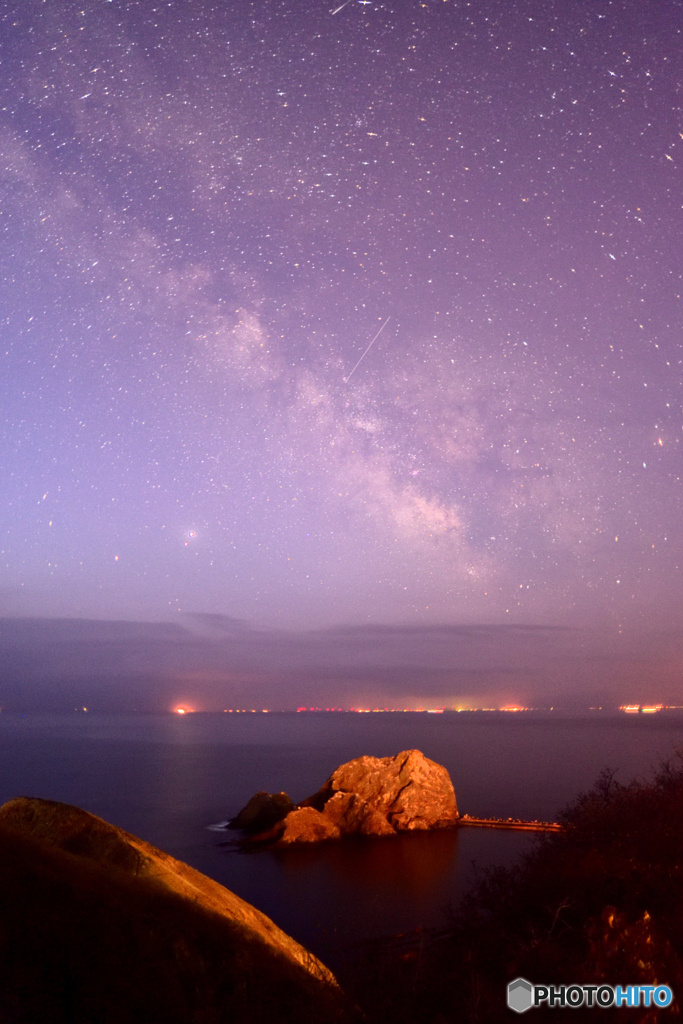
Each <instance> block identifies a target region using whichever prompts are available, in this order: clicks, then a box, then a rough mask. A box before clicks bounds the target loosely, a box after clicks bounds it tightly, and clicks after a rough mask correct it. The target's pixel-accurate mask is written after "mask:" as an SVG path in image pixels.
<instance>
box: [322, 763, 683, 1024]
mask: <svg viewBox="0 0 683 1024" xmlns="http://www.w3.org/2000/svg"><path fill="white" fill-rule="evenodd" d="M559 820H560V822H561V823H562V824H563V825H564V828H565V830H564V832H562V833H555V834H549V835H544V836H542V837H539V839H538V842H537V845H536V847H535V849H534V850H533V851H532V852H531V853H530V854H529V855H528V856H527V857H526V858H525V859H524V860H523V861H522V862H521V863H520V865H519V866H518V867H516V868H513V869H498V870H494V871H490V872H487V873H485V874H483V875H482V876H481V877H480V879H479V881H478V884H477V885H476V886H475V887H474V889H473V891H472V892H471V893H470V894H469V896H468V897H467V898H466V899H465V901H464V903H463V905H462V906H461V908H460V909H459V911H458V913H457V916H456V917H455V918H454V919H453V922H452V925H451V926H450V927H449V928H448V929H447V930H445V931H443V932H441V933H440V934H434V933H431V934H429V933H426V932H423V933H421V932H416V933H413V934H411V935H408V936H404V937H398V938H395V939H393V940H391V941H387V942H384V943H382V944H377V945H375V946H373V947H368V948H366V949H365V950H364V951H363V956H362V957H361V958H360V959H356V961H355V962H354V963H353V964H351V963H350V964H349V965H348V967H347V970H346V971H345V972H342V973H341V974H340V979H341V981H342V983H343V984H345V985H346V987H347V989H348V990H350V991H351V992H352V993H353V994H354V995H355V997H356V999H357V1000H358V1002H359V1003H360V1004H361V1005H362V1006H363V1008H364V1010H365V1012H366V1014H367V1017H368V1020H369V1021H371V1022H372V1024H384V1022H389V1021H391V1022H392V1024H399V1022H404V1021H405V1022H408V1021H410V1022H412V1024H445V1022H450V1021H454V1022H456V1021H457V1022H462V1024H475V1022H477V1024H478V1022H487V1024H489V1022H490V1024H494V1022H496V1021H503V1020H506V1021H510V1020H513V1019H521V1018H517V1015H516V1014H513V1013H512V1012H511V1011H510V1010H508V1009H507V1007H506V1005H505V996H506V988H507V984H508V982H509V981H511V980H512V979H514V978H516V977H518V976H522V977H525V978H527V979H528V980H530V981H531V982H532V983H535V984H546V983H554V984H556V985H560V984H565V985H567V984H570V983H577V984H610V985H616V984H621V985H626V984H667V985H669V986H670V987H671V988H672V989H673V992H674V1003H672V1005H671V1007H669V1008H667V1009H650V1010H646V1009H644V1008H642V1007H641V1008H639V1009H627V1008H625V1007H624V1008H620V1009H614V1008H612V1009H598V1008H593V1009H588V1008H584V1009H569V1008H567V1009H564V1010H559V1011H558V1010H557V1009H553V1010H551V1009H534V1010H531V1011H529V1012H530V1016H531V1017H532V1018H533V1020H534V1021H536V1020H539V1019H543V1018H545V1017H547V1016H548V1015H549V1014H554V1015H555V1016H557V1014H558V1012H559V1013H560V1015H562V1014H568V1015H569V1016H570V1019H571V1020H573V1021H579V1020H590V1021H594V1022H596V1024H597V1021H600V1022H602V1024H608V1022H610V1021H622V1022H624V1021H628V1020H638V1021H647V1022H648V1024H650V1022H655V1021H660V1020H661V1021H665V1020H677V1019H680V1015H681V1011H680V1006H681V1003H683V760H682V759H681V756H680V755H679V757H678V759H676V760H675V761H673V762H672V763H667V764H665V765H663V766H662V767H661V768H660V770H659V771H658V773H657V774H656V776H655V778H654V780H653V781H651V782H643V781H637V782H632V783H629V784H627V785H624V784H621V783H619V782H618V781H617V780H616V779H615V778H614V774H613V773H611V772H608V771H605V772H604V773H603V774H602V775H601V776H600V778H599V779H598V782H597V783H596V785H595V786H594V788H593V789H592V790H591V791H590V792H588V793H586V794H583V795H582V796H580V797H579V798H578V799H577V800H576V801H575V803H574V804H572V805H571V806H570V807H568V808H567V809H566V810H565V811H564V812H563V813H562V814H561V815H560V817H559Z"/></svg>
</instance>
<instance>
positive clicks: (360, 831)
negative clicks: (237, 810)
mask: <svg viewBox="0 0 683 1024" xmlns="http://www.w3.org/2000/svg"><path fill="white" fill-rule="evenodd" d="M247 806H249V805H247ZM245 810H246V808H245ZM242 813H243V812H242ZM238 817H239V815H238ZM457 821H458V809H457V805H456V800H455V793H454V791H453V785H452V783H451V780H450V776H449V774H448V772H447V771H446V769H445V768H444V767H442V765H439V764H436V763H435V762H434V761H430V760H429V758H428V757H425V756H424V754H422V753H421V752H420V751H419V750H404V751H403V752H402V753H401V754H397V755H396V756H395V757H358V758H356V759H355V760H354V761H349V762H348V763H347V764H343V765H341V766H340V767H339V768H337V770H336V771H335V772H334V773H333V774H332V775H331V776H330V778H329V779H328V780H327V782H326V783H325V785H324V786H323V787H322V788H321V789H319V790H318V792H317V793H314V794H313V796H311V797H308V799H306V800H304V801H302V803H301V804H300V805H299V807H298V808H295V809H294V810H292V811H290V812H289V814H287V815H286V816H285V817H284V818H283V820H282V821H281V822H279V823H277V824H276V825H275V826H274V827H272V828H270V829H269V830H267V831H265V832H263V833H262V834H260V835H256V836H254V837H253V840H252V841H254V842H277V843H278V844H282V845H288V844H290V843H312V842H320V841H322V840H326V839H338V838H340V837H341V836H349V835H366V836H391V835H395V834H396V833H397V832H410V831H415V830H420V831H424V830H428V829H439V828H451V827H452V826H454V825H456V824H457Z"/></svg>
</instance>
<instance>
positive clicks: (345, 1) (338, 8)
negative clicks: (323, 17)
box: [330, 0, 351, 14]
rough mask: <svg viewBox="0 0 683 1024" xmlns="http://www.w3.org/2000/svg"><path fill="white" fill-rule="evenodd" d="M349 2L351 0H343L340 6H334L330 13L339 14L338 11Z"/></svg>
mask: <svg viewBox="0 0 683 1024" xmlns="http://www.w3.org/2000/svg"><path fill="white" fill-rule="evenodd" d="M350 3H351V0H344V3H343V4H342V5H341V7H335V9H334V10H333V11H330V14H339V12H340V11H342V10H343V9H344V8H345V7H346V5H347V4H350Z"/></svg>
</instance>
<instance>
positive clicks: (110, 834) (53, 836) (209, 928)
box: [0, 797, 345, 1024]
mask: <svg viewBox="0 0 683 1024" xmlns="http://www.w3.org/2000/svg"><path fill="white" fill-rule="evenodd" d="M0 949H1V950H2V956H1V957H0V1019H2V1020H3V1022H12V1024H13V1022H15V1021H16V1022H20V1021H21V1022H28V1021H34V1020H36V1021H37V1020H46V1021H47V1020H49V1021H51V1022H54V1024H61V1022H64V1024H66V1022H67V1021H68V1022H79V1024H80V1022H83V1024H95V1022H97V1021H105V1020H106V1021H107V1024H118V1022H121V1024H123V1022H124V1021H125V1022H126V1024H128V1022H131V1021H138V1020H139V1021H145V1024H156V1022H159V1024H161V1022H162V1021H163V1022H164V1024H173V1022H178V1024H187V1022H188V1021H192V1022H193V1024H219V1022H221V1024H222V1022H226V1024H227V1022H228V1021H229V1022H230V1024H266V1022H269V1024H271V1022H282V1024H288V1022H290V1021H292V1022H293V1021H300V1020H306V1021H320V1022H325V1024H327V1022H330V1021H338V1020H341V1019H342V1018H343V1017H344V1016H345V1015H344V1011H343V1000H342V996H341V992H340V990H339V987H338V985H337V983H336V981H335V978H334V976H333V975H332V974H331V972H330V971H329V970H328V969H327V968H326V967H325V966H324V965H323V964H322V963H321V962H320V961H319V960H318V959H317V958H316V957H314V956H313V955H312V954H311V953H309V952H308V951H307V950H306V949H304V948H303V947H302V946H300V945H299V943H297V942H295V940H294V939H292V938H290V936H288V935H286V934H285V933H284V932H282V931H281V930H280V929H279V928H278V927H277V926H276V925H275V924H274V923H273V922H272V921H271V920H270V919H269V918H268V917H266V915H265V914H262V913H260V912H259V911H258V910H256V909H255V908H254V907H252V906H250V904H248V903H246V902H245V901H244V900H241V899H240V898H239V897H237V896H236V895H235V894H234V893H232V892H230V891H229V890H227V889H225V888H224V887H223V886H221V885H219V884H218V883H216V882H214V881H212V880H211V879H209V878H207V877H206V876H205V875H202V874H201V873H200V872H198V871H195V870H194V869H193V868H192V867H190V866H189V865H187V864H184V863H182V862H181V861H177V860H175V858H173V857H171V856H169V855H168V854H166V853H164V852H163V851H161V850H158V849H156V848H155V847H153V846H151V845H150V844H149V843H146V842H144V841H143V840H141V839H138V838H137V837H136V836H133V835H130V834H129V833H127V832H124V831H123V830H122V829H119V828H117V827H115V826H114V825H110V824H109V823H108V822H106V821H103V820H102V819H101V818H97V817H95V816H94V815H92V814H89V813H87V812H86V811H83V810H80V809H79V808H77V807H72V806H70V805H67V804H61V803H56V802H53V801H49V800H38V799H28V798H23V797H22V798H19V799H16V800H11V801H10V802H9V803H6V804H5V805H4V806H3V807H1V808H0Z"/></svg>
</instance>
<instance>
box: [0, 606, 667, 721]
mask: <svg viewBox="0 0 683 1024" xmlns="http://www.w3.org/2000/svg"><path fill="white" fill-rule="evenodd" d="M682 651H683V634H682V633H681V632H680V631H679V632H678V633H666V634H665V633H662V634H658V635H655V634H652V635H650V636H648V637H643V636H641V637H640V638H639V639H638V641H637V642H636V641H635V640H634V639H631V640H629V641H626V640H625V639H623V638H622V637H621V635H620V634H618V633H617V634H614V633H607V632H604V631H598V630H595V631H589V630H580V629H568V628H564V627H554V626H524V625H498V626H496V625H489V626H482V625H446V624H444V625H437V626H421V625H405V626H401V625H381V624H371V625H365V626H356V625H348V626H338V627H335V628H330V629H322V630H312V631H299V632H294V631H285V630H276V629H265V628H254V627H252V626H250V625H249V624H247V623H245V622H243V621H240V620H237V619H232V618H229V617H226V616H221V615H195V616H186V617H185V618H184V619H183V621H182V622H176V623H168V622H122V621H97V620H86V619H81V620H79V619H52V620H48V619H12V618H2V619H0V706H1V707H2V710H3V711H8V712H22V713H26V712H30V713H37V712H67V711H71V710H73V709H75V708H77V709H78V708H81V707H84V706H85V707H87V708H88V709H89V710H90V711H107V712H114V711H116V712H133V711H138V712H163V711H170V710H172V709H173V708H174V707H175V706H176V705H177V704H180V703H184V704H186V705H188V706H189V707H192V708H193V709H194V710H197V711H221V710H223V709H224V708H226V707H235V708H242V707H246V708H251V707H257V708H259V709H261V708H264V707H265V708H270V709H272V710H292V709H294V708H296V707H299V706H306V707H344V708H346V707H377V706H379V707H399V708H402V707H407V708H414V707H429V706H432V707H441V706H446V707H452V706H464V707H467V706H471V707H482V706H487V707H501V706H504V705H506V704H511V703H515V704H522V705H525V706H542V707H547V706H550V705H553V704H556V705H557V706H559V707H562V708H566V709H567V710H581V709H583V708H587V707H588V706H590V705H595V704H599V705H604V706H605V707H616V706H618V705H619V704H621V703H629V702H637V703H642V702H650V701H651V702H664V703H676V702H677V699H678V681H679V669H678V666H679V665H680V655H681V652H682Z"/></svg>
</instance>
